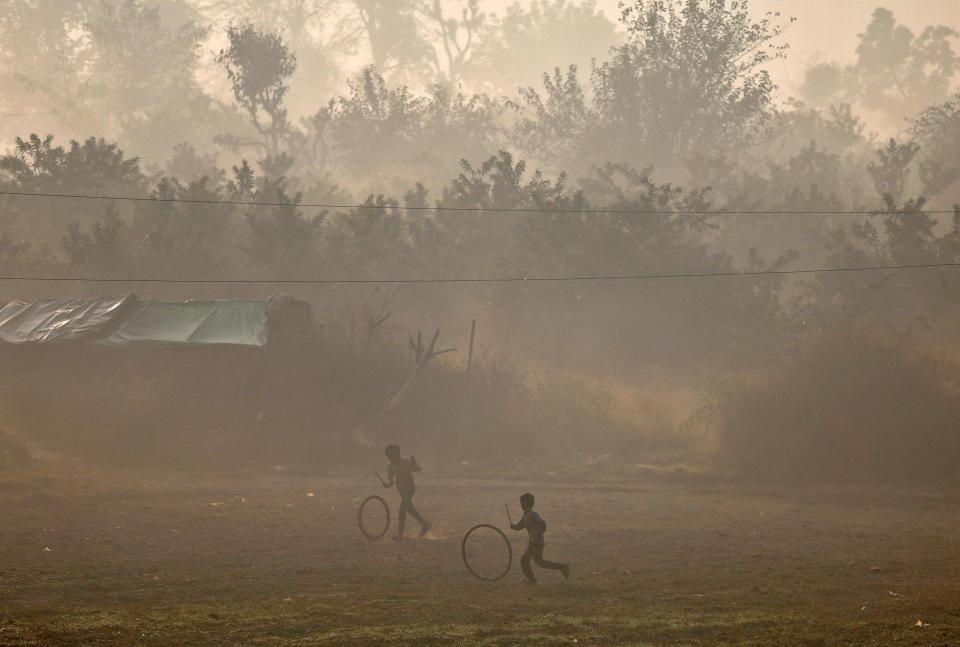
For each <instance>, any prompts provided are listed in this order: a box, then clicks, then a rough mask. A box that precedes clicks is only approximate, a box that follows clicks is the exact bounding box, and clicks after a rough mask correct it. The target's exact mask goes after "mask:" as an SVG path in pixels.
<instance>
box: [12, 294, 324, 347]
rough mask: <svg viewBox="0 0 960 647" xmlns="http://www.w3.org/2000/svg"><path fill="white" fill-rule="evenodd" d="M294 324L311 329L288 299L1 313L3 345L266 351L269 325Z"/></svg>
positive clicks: (120, 302) (82, 303) (70, 305)
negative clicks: (217, 346)
mask: <svg viewBox="0 0 960 647" xmlns="http://www.w3.org/2000/svg"><path fill="white" fill-rule="evenodd" d="M291 310H293V311H294V316H293V317H291V316H290V311H291ZM283 311H287V312H283ZM281 315H286V316H281ZM290 319H301V321H300V322H299V323H300V324H301V325H309V323H308V322H309V306H307V304H306V303H304V302H302V301H300V302H298V301H296V300H294V299H292V298H290V297H280V298H272V299H268V300H265V301H252V300H208V301H161V300H158V299H141V298H139V297H137V296H136V295H126V296H123V297H96V298H87V299H41V300H37V301H24V300H21V299H18V300H16V301H13V302H11V303H8V304H7V305H6V306H4V307H3V308H2V309H0V345H5V344H15V345H36V344H63V343H83V344H97V345H102V346H118V347H137V348H163V347H175V346H203V345H212V344H226V345H234V346H253V347H262V346H265V345H266V344H267V342H268V340H269V339H270V333H271V325H270V324H271V323H273V321H277V320H281V321H289V320H290ZM304 319H305V321H304ZM272 320H273V321H272Z"/></svg>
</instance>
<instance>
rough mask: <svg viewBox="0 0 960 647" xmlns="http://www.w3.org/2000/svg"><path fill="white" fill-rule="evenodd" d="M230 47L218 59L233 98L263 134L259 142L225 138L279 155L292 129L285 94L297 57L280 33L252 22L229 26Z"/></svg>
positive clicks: (238, 144) (230, 142)
mask: <svg viewBox="0 0 960 647" xmlns="http://www.w3.org/2000/svg"><path fill="white" fill-rule="evenodd" d="M227 38H228V39H229V41H230V46H229V47H228V48H226V49H223V50H220V54H219V56H217V62H218V63H220V64H221V65H222V66H223V67H224V69H225V70H226V72H227V78H228V79H229V80H230V83H231V86H232V89H233V97H234V99H235V100H236V102H237V104H239V106H240V107H241V109H243V111H244V112H246V113H247V116H248V117H249V119H250V123H251V124H252V125H253V127H254V128H255V129H256V131H257V132H258V133H259V134H260V136H261V140H259V141H253V142H248V141H243V140H241V139H238V138H236V137H230V136H225V137H221V138H220V141H222V142H223V143H225V144H228V145H233V146H243V145H255V146H258V147H260V148H262V149H263V150H264V151H265V152H266V153H267V154H268V155H273V156H276V155H279V154H280V149H281V142H282V141H283V140H284V138H285V136H286V135H287V134H288V133H289V132H290V122H289V120H288V119H287V109H286V107H284V103H283V101H284V97H285V96H286V94H287V90H288V89H289V86H288V85H287V79H288V78H289V77H290V75H291V74H293V72H294V70H295V69H296V67H297V59H296V57H295V56H294V55H293V54H292V53H291V52H290V50H289V49H288V48H287V46H286V44H284V42H283V39H282V37H281V36H280V34H278V33H273V32H264V31H261V30H259V29H257V28H255V27H254V26H252V25H249V24H248V25H245V26H243V27H235V26H230V27H228V28H227Z"/></svg>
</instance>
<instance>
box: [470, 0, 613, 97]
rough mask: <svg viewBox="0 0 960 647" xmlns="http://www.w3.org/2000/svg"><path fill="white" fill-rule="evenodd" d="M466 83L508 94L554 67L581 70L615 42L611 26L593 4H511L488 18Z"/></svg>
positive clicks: (560, 0) (538, 0) (564, 0)
mask: <svg viewBox="0 0 960 647" xmlns="http://www.w3.org/2000/svg"><path fill="white" fill-rule="evenodd" d="M481 36H482V37H481V38H480V40H479V42H478V43H477V44H476V53H475V55H474V56H473V63H472V65H471V69H470V70H468V73H467V79H468V80H469V82H470V83H472V84H476V86H478V87H481V88H484V89H486V90H487V91H488V92H490V93H503V94H512V93H514V92H516V90H517V88H522V87H527V86H530V85H534V84H536V83H537V81H538V80H539V79H540V78H541V77H542V75H543V74H544V73H546V72H549V71H550V70H553V69H554V68H557V67H559V68H560V69H567V67H568V66H570V65H577V66H578V67H584V68H586V67H587V66H588V65H589V64H590V61H592V60H593V59H595V58H596V59H598V58H601V57H603V56H605V55H606V53H607V52H608V51H609V49H610V48H611V47H612V46H614V45H615V44H617V41H618V36H617V34H616V26H615V25H614V23H613V22H611V21H610V20H609V19H608V18H607V17H606V16H605V15H604V14H603V13H602V12H601V11H600V10H598V9H597V3H596V2H595V0H532V2H530V3H529V4H528V5H527V6H525V5H524V4H521V3H520V2H514V3H513V4H511V5H510V6H508V7H507V9H506V12H505V13H504V14H503V16H498V15H496V14H492V15H491V16H489V17H488V19H487V21H486V24H485V26H484V29H483V31H482V34H481Z"/></svg>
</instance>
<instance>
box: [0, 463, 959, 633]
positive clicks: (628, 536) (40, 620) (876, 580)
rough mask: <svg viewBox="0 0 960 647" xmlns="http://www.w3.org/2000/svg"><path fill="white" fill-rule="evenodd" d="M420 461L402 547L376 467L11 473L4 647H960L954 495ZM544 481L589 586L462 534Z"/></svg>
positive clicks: (544, 505) (5, 488) (1, 628)
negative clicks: (388, 521)
mask: <svg viewBox="0 0 960 647" xmlns="http://www.w3.org/2000/svg"><path fill="white" fill-rule="evenodd" d="M423 462H424V464H425V470H426V471H425V472H424V474H423V475H422V478H421V481H420V487H419V490H418V494H417V501H418V505H419V506H420V509H421V511H422V512H423V513H424V514H425V515H426V516H427V517H428V518H430V519H431V520H433V521H434V524H435V528H434V531H433V532H431V534H430V535H429V536H428V538H426V539H411V540H408V541H405V542H402V543H395V542H393V541H389V540H388V539H384V540H380V541H376V542H371V541H368V540H366V539H364V538H363V537H362V536H361V534H360V532H359V530H358V527H357V524H356V512H357V506H358V504H359V501H360V500H361V499H362V497H364V496H366V495H368V494H377V493H379V494H383V490H382V489H381V488H380V487H379V485H378V484H377V483H376V481H375V479H374V478H373V476H372V475H371V476H369V477H368V476H363V475H362V473H361V472H360V471H359V470H356V473H350V474H348V473H346V471H345V472H344V473H338V474H323V475H316V474H309V473H292V472H291V471H284V472H269V473H258V474H249V475H233V476H200V475H184V474H170V473H156V474H151V473H136V474H134V473H113V472H110V473H108V471H107V470H103V469H101V470H100V471H99V473H96V472H94V471H92V469H90V468H82V469H81V468H79V467H76V466H74V467H64V468H63V469H62V470H59V471H58V472H57V473H56V474H50V475H46V476H44V475H41V474H32V475H29V476H23V477H17V478H12V477H11V478H8V479H7V480H4V481H2V482H0V514H2V518H3V523H2V525H0V645H4V646H13V645H18V646H25V645H42V646H44V647H52V646H59V645H64V646H66V645H70V646H77V645H89V646H94V645H158V646H159V645H163V646H165V647H169V646H172V645H211V646H212V645H250V646H253V645H298V646H307V645H318V646H319V645H331V646H332V645H383V646H392V645H409V646H414V645H416V646H419V645H451V646H454V645H465V646H467V645H498V646H508V645H573V644H576V645H636V646H639V645H784V646H791V647H793V646H797V645H825V646H831V647H832V646H835V645H929V646H936V647H946V646H948V645H953V646H957V645H960V537H958V533H957V530H958V528H960V493H958V492H956V491H917V490H907V489H880V488H874V489H854V488H844V489H837V488H816V489H811V488H806V489H780V490H776V491H769V490H765V489H764V488H762V487H760V486H746V485H740V484H732V483H729V482H722V481H710V480H704V479H691V478H687V479H681V478H673V479H663V478H660V479H656V478H654V477H652V476H649V477H645V478H644V479H641V480H635V481H626V480H609V479H600V478H596V479H584V480H582V481H580V482H575V483H574V482H566V481H565V480H563V478H562V477H561V476H559V475H545V476H543V477H542V478H539V477H538V478H534V477H532V476H530V477H529V478H527V477H526V476H524V477H523V478H522V479H521V478H519V477H520V475H522V474H523V470H520V471H519V472H518V471H516V470H515V469H514V468H505V473H510V472H512V473H513V474H515V475H517V476H518V478H517V480H509V481H508V480H496V479H485V478H481V477H479V476H464V475H457V474H455V473H447V474H446V475H442V476H438V475H437V474H436V470H433V471H431V465H430V463H428V462H427V461H423ZM528 489H530V490H533V491H534V492H535V493H536V494H537V496H538V502H537V509H538V510H539V511H540V513H541V514H542V515H543V516H544V517H545V518H546V519H547V520H548V523H549V529H548V533H547V540H548V546H547V551H546V555H547V557H548V558H550V557H552V558H555V559H569V560H570V561H571V562H572V563H573V573H572V576H571V579H570V581H569V582H566V581H564V580H563V579H562V577H561V576H560V575H559V574H557V573H554V572H547V573H543V574H542V575H541V578H540V580H541V584H540V585H539V586H537V587H530V586H526V585H525V584H523V583H522V578H521V575H520V571H519V566H518V564H517V562H516V561H514V567H513V570H512V571H511V572H510V573H509V574H508V575H507V576H506V577H505V578H504V579H503V580H501V581H499V582H496V583H483V582H480V581H477V580H474V579H472V578H471V577H470V576H469V575H468V573H467V572H466V570H465V569H464V567H463V564H462V562H461V559H460V540H461V537H462V535H463V533H464V531H465V530H466V529H467V528H469V527H470V526H472V525H474V524H476V523H483V522H490V523H494V524H496V525H498V526H500V527H502V528H504V529H506V523H505V518H504V517H505V515H504V513H503V505H504V503H510V504H511V505H512V506H513V507H514V509H516V507H517V506H516V504H515V502H516V499H517V496H518V495H519V494H520V493H522V492H523V491H525V490H528ZM310 494H312V496H311V495H310ZM385 496H386V497H387V499H388V500H389V501H391V502H392V503H394V504H395V503H396V498H397V497H396V493H395V492H391V493H388V494H386V495H385ZM413 525H414V527H415V526H416V524H415V523H414V524H413ZM414 529H415V528H414ZM508 533H509V531H508ZM511 539H512V541H513V546H514V551H515V554H516V553H517V552H519V551H520V550H522V547H523V545H524V543H525V538H524V537H523V536H521V534H520V533H512V534H511ZM918 622H919V623H920V626H918Z"/></svg>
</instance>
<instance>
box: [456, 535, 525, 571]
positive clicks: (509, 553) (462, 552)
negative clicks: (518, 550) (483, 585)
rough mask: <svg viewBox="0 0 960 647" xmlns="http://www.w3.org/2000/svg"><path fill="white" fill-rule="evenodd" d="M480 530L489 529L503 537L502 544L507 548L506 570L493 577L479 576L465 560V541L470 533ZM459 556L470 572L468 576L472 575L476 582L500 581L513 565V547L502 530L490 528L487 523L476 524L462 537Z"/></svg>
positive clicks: (468, 561)
mask: <svg viewBox="0 0 960 647" xmlns="http://www.w3.org/2000/svg"><path fill="white" fill-rule="evenodd" d="M480 528H489V529H491V530H493V531H494V532H496V533H497V534H498V535H500V536H501V537H503V543H504V544H506V546H507V566H506V568H504V569H503V572H502V573H500V574H499V575H497V576H495V577H487V576H485V575H480V574H479V573H477V572H476V571H475V570H473V567H471V566H470V560H468V559H467V540H468V539H469V538H470V535H471V533H473V531H475V530H479V529H480ZM460 556H461V557H463V565H464V566H466V567H467V570H468V571H470V574H471V575H473V576H474V577H475V578H477V579H478V580H482V581H484V582H496V581H498V580H502V579H503V578H504V577H505V576H506V575H507V573H509V572H510V567H511V566H512V565H513V547H512V546H511V545H510V540H509V539H507V536H506V535H505V534H503V531H502V530H500V529H499V528H497V527H496V526H491V525H490V524H488V523H481V524H477V525H476V526H474V527H473V528H471V529H470V530H468V531H467V534H465V535H464V536H463V541H462V542H461V543H460Z"/></svg>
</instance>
